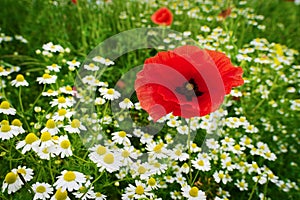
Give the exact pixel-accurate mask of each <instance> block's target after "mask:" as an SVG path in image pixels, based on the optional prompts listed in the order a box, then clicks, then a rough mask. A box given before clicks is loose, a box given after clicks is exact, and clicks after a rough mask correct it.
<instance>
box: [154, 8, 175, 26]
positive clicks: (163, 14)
mask: <svg viewBox="0 0 300 200" xmlns="http://www.w3.org/2000/svg"><path fill="white" fill-rule="evenodd" d="M151 20H152V21H153V22H154V23H155V24H158V25H166V26H169V25H171V24H172V21H173V15H172V13H171V11H170V10H169V9H168V8H160V9H158V10H157V11H156V12H155V13H154V14H153V15H152V16H151Z"/></svg>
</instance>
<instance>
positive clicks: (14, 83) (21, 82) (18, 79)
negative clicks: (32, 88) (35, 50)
mask: <svg viewBox="0 0 300 200" xmlns="http://www.w3.org/2000/svg"><path fill="white" fill-rule="evenodd" d="M11 85H12V86H15V87H19V86H28V85H29V83H28V82H27V81H26V80H25V78H24V76H23V75H22V74H18V75H17V77H16V79H15V80H13V81H11Z"/></svg>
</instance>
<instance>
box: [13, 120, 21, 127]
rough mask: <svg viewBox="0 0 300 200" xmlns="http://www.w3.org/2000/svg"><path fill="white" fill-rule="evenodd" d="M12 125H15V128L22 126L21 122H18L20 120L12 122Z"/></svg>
mask: <svg viewBox="0 0 300 200" xmlns="http://www.w3.org/2000/svg"><path fill="white" fill-rule="evenodd" d="M11 124H12V125H14V126H19V127H21V126H22V123H21V121H20V120H18V119H14V120H13V121H12V122H11Z"/></svg>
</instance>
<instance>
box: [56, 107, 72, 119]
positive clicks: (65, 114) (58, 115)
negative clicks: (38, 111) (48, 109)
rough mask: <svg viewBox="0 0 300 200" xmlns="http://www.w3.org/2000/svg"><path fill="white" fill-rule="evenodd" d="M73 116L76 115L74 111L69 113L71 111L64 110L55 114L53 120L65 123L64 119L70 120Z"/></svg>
mask: <svg viewBox="0 0 300 200" xmlns="http://www.w3.org/2000/svg"><path fill="white" fill-rule="evenodd" d="M73 114H74V112H73V111H69V110H66V109H64V108H62V109H59V110H58V111H57V112H55V113H54V115H53V117H52V119H53V120H54V121H64V119H70V118H71V117H72V115H73Z"/></svg>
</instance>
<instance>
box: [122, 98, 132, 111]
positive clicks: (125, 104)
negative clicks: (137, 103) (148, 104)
mask: <svg viewBox="0 0 300 200" xmlns="http://www.w3.org/2000/svg"><path fill="white" fill-rule="evenodd" d="M119 106H120V108H122V109H129V108H132V107H133V103H132V102H131V101H130V99H128V98H125V99H124V100H123V101H121V102H120V103H119Z"/></svg>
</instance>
